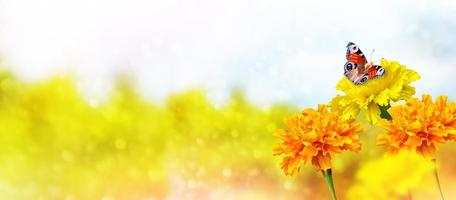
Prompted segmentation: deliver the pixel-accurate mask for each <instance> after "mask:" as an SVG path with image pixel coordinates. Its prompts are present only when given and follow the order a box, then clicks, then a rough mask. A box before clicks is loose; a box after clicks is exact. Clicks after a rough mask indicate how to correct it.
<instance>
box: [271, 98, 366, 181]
mask: <svg viewBox="0 0 456 200" xmlns="http://www.w3.org/2000/svg"><path fill="white" fill-rule="evenodd" d="M285 125H286V129H279V130H277V132H276V133H277V136H278V137H279V138H280V139H281V140H282V142H281V143H280V144H279V145H278V146H277V147H276V148H274V155H282V154H284V155H285V158H283V161H282V169H283V171H284V172H285V174H286V175H293V174H294V173H295V172H298V171H299V169H300V164H301V161H303V162H304V164H307V163H309V162H312V164H313V165H314V166H315V167H316V168H317V169H318V170H327V169H330V168H331V159H332V158H333V157H334V155H335V154H336V153H340V152H341V151H343V150H351V151H359V150H360V149H361V143H360V140H359V136H358V134H359V133H360V132H361V131H363V129H364V128H363V127H362V125H361V124H358V123H355V120H354V119H353V118H349V119H347V120H343V119H342V118H341V117H340V116H339V115H338V114H337V113H333V112H331V111H329V110H328V108H327V106H326V105H319V106H318V110H314V109H306V110H304V112H302V113H301V114H299V115H297V116H294V117H290V118H287V119H285Z"/></svg>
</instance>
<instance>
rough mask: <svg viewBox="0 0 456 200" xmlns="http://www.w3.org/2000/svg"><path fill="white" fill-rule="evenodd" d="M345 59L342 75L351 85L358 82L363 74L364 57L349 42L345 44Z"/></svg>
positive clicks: (354, 45) (357, 48)
mask: <svg viewBox="0 0 456 200" xmlns="http://www.w3.org/2000/svg"><path fill="white" fill-rule="evenodd" d="M346 59H347V62H346V63H345V65H344V75H345V76H347V78H348V79H350V80H351V81H352V82H353V83H356V82H359V81H360V80H361V78H362V76H363V75H364V74H365V73H364V71H365V65H366V63H367V60H366V57H365V56H364V54H363V52H362V51H361V49H359V47H358V46H357V45H356V44H355V43H353V42H349V43H348V44H347V53H346Z"/></svg>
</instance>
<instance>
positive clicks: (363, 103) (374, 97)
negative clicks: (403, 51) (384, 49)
mask: <svg viewBox="0 0 456 200" xmlns="http://www.w3.org/2000/svg"><path fill="white" fill-rule="evenodd" d="M381 66H382V67H383V68H385V70H386V73H385V75H383V76H382V77H379V78H376V79H373V80H369V81H367V82H366V83H364V84H362V85H355V84H353V83H352V82H351V81H350V80H349V79H348V78H347V77H344V78H342V80H340V81H339V83H338V84H337V86H336V89H337V90H339V91H342V92H344V93H345V94H344V95H337V96H336V97H334V98H333V99H332V100H331V103H330V106H331V109H333V110H336V111H339V112H340V113H342V114H343V117H344V118H348V117H350V116H357V115H358V113H359V112H360V111H361V110H363V111H365V112H364V113H365V116H366V118H367V119H368V120H369V122H371V123H372V124H375V123H376V122H377V121H378V119H380V109H379V106H378V105H381V106H388V105H389V104H390V101H393V102H394V101H398V100H407V99H409V98H410V97H412V96H413V95H414V94H415V87H413V86H410V85H409V84H410V83H411V82H413V81H416V80H418V79H420V75H419V74H418V73H417V72H415V71H413V70H411V69H407V68H406V67H405V66H404V65H401V64H400V63H399V62H396V61H392V62H390V61H388V60H386V59H382V61H381Z"/></svg>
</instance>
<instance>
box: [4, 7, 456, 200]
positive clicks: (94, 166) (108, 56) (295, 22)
mask: <svg viewBox="0 0 456 200" xmlns="http://www.w3.org/2000/svg"><path fill="white" fill-rule="evenodd" d="M454 35H456V2H455V1H451V0H446V1H445V0H436V1H425V0H418V1H416V0H415V1H411V0H407V1H400V2H398V1H393V0H387V1H380V0H375V1H370V2H363V1H353V0H347V1H339V2H333V1H325V0H323V1H297V0H294V1H291V0H285V1H280V2H279V1H268V0H244V1H241V0H231V1H219V0H215V1H204V0H194V1H179V0H168V1H160V0H154V1H140V0H129V1H127V0H111V1H108V0H96V1H89V0H80V1H75V0H41V1H31V0H0V66H1V70H0V198H1V199H68V200H69V199H103V200H115V199H167V200H174V199H176V200H177V199H179V200H180V199H202V200H205V199H284V200H287V199H328V198H329V196H328V191H327V188H326V185H325V183H324V181H323V179H322V177H321V175H320V174H319V173H317V172H316V171H315V170H314V168H313V167H311V166H307V167H304V168H303V169H302V171H301V173H300V174H299V175H298V176H295V177H286V176H285V175H284V174H283V173H282V171H281V170H280V168H279V162H280V158H274V157H273V156H272V147H273V146H274V145H275V144H276V143H278V139H276V138H274V137H273V132H274V130H276V129H278V128H280V127H282V126H283V123H282V122H283V118H284V117H285V116H289V115H292V114H296V113H299V112H300V111H301V110H303V109H304V108H306V107H314V108H315V107H316V106H317V104H318V103H327V102H328V101H329V100H330V99H331V98H332V97H333V96H335V95H336V94H338V92H337V91H336V90H335V85H336V83H337V82H338V81H339V80H340V79H341V78H342V77H343V64H344V63H345V51H346V49H345V45H346V44H347V42H349V41H352V42H355V43H357V44H358V45H359V46H360V48H361V49H362V50H363V51H364V53H365V54H366V55H368V59H369V60H372V61H377V60H379V59H380V58H382V57H384V58H387V59H389V60H398V61H399V62H401V63H403V64H405V65H407V67H408V68H411V69H413V70H416V71H417V72H419V73H420V75H421V80H419V81H417V82H416V83H414V84H413V85H414V86H416V88H417V95H416V96H421V94H423V93H429V94H431V95H433V96H438V95H446V96H448V97H449V99H450V100H452V101H453V100H454V99H455V98H456V92H455V91H456V81H455V79H454V78H453V77H452V76H454V75H455V74H456V73H455V72H456V38H455V37H454ZM373 49H375V52H374V53H373V55H372V56H369V55H370V52H371V51H372V50H373ZM360 120H362V119H360ZM363 123H364V124H365V125H366V127H367V130H366V132H365V133H364V134H363V136H362V139H363V150H362V151H361V152H360V153H359V154H355V153H348V152H347V153H343V154H341V156H339V157H338V158H336V160H334V161H333V166H334V170H335V171H334V178H335V184H336V189H337V190H338V191H337V192H338V196H339V197H340V198H341V199H356V198H353V197H351V196H350V195H349V193H356V192H357V190H369V189H368V188H362V187H358V186H357V187H353V186H354V185H356V184H357V183H358V182H359V180H357V178H356V176H357V173H358V172H359V171H360V170H362V169H363V166H365V165H366V164H367V163H370V162H374V161H376V160H378V159H381V158H382V154H383V150H384V149H382V148H380V147H376V146H375V136H376V135H377V134H378V133H379V132H380V131H382V130H380V129H376V128H374V127H371V126H370V125H368V124H367V123H365V122H363ZM454 153H456V145H455V144H454V143H449V144H447V145H443V146H442V149H441V150H440V151H439V155H438V156H439V157H438V160H439V161H440V162H439V167H440V168H439V172H440V173H441V179H442V180H441V181H442V187H443V190H444V192H445V193H446V195H447V197H448V198H449V199H451V197H453V198H455V197H456V192H455V191H452V190H451V188H454V187H455V186H456V182H455V181H454V178H455V177H456V171H455V169H456V161H454V159H452V158H453V155H454ZM399 167H400V166H391V168H399ZM409 170H411V169H409ZM377 173H380V172H377ZM380 174H381V173H380ZM395 181H397V180H394V179H393V180H391V182H390V184H393V183H395ZM433 181H434V180H433V177H432V176H429V177H428V176H423V177H420V178H419V179H417V180H416V181H415V182H417V185H419V187H418V186H417V187H416V189H414V190H412V193H413V194H414V195H413V196H414V199H437V198H438V192H437V189H436V187H435V185H434V182H433ZM418 182H419V184H418ZM371 189H372V188H371ZM381 189H382V188H381V187H380V188H377V190H379V191H380V192H382V191H381ZM349 191H352V192H349ZM391 198H392V197H391Z"/></svg>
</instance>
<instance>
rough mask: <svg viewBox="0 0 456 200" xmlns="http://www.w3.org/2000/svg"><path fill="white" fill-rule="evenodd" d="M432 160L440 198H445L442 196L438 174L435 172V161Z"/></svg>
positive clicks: (443, 199)
mask: <svg viewBox="0 0 456 200" xmlns="http://www.w3.org/2000/svg"><path fill="white" fill-rule="evenodd" d="M432 162H433V163H434V177H435V181H436V182H437V187H438V188H439V192H440V199H442V200H445V198H444V197H443V192H442V187H441V186H440V179H439V174H438V173H437V161H436V160H435V159H432Z"/></svg>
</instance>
